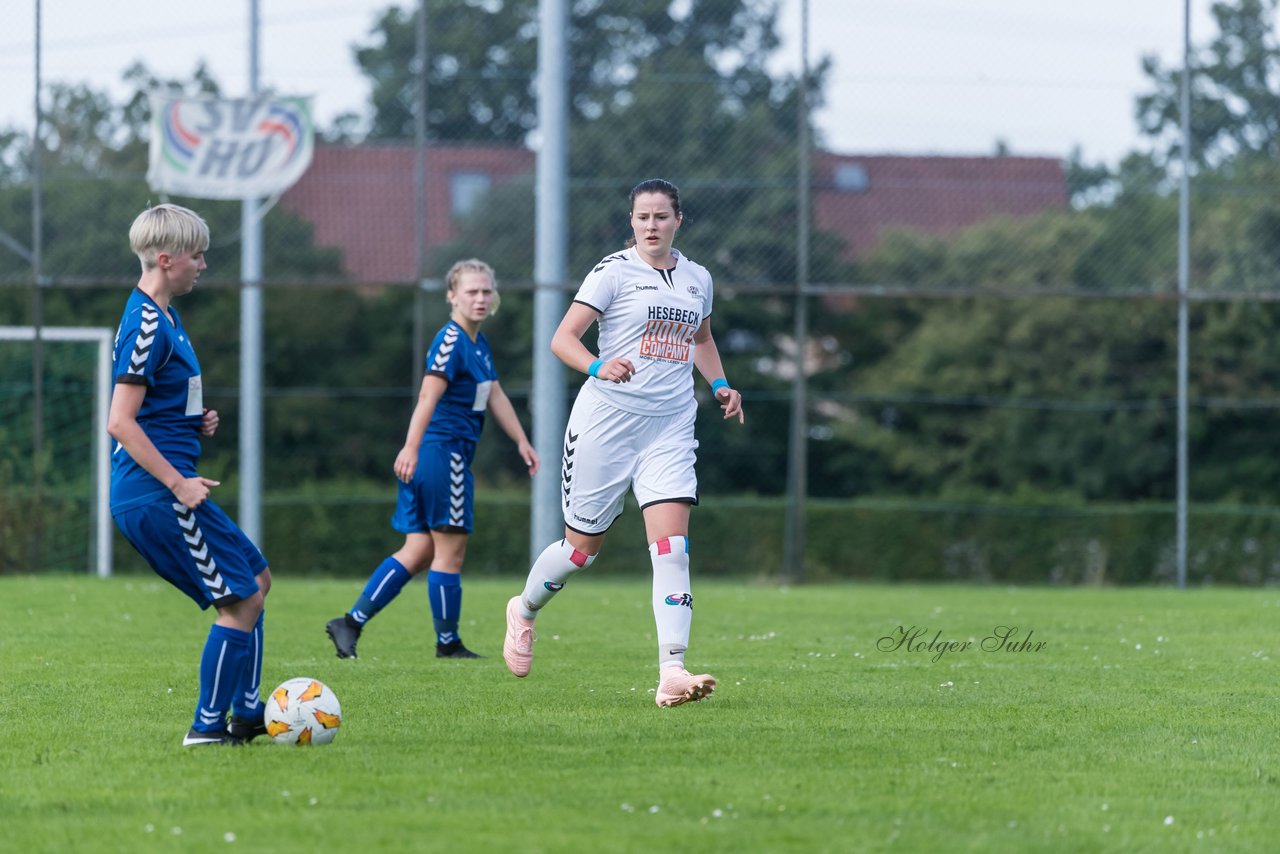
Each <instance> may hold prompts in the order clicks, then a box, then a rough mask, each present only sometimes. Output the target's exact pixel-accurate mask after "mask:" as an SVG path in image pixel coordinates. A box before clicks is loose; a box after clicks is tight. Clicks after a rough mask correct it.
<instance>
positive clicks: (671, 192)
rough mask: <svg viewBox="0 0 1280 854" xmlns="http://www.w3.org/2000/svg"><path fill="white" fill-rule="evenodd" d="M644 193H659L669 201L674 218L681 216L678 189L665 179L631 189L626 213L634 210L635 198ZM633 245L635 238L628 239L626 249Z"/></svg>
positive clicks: (640, 184)
mask: <svg viewBox="0 0 1280 854" xmlns="http://www.w3.org/2000/svg"><path fill="white" fill-rule="evenodd" d="M645 193H661V194H662V195H664V196H666V197H667V198H668V199H670V200H671V207H672V208H673V209H674V210H675V212H676V216H677V217H680V216H683V214H682V213H681V211H680V188H678V187H677V186H676V185H675V184H672V183H671V182H670V181H668V180H666V179H665V178H650V179H648V180H647V181H641V182H640V183H639V184H636V185H635V186H634V187H632V188H631V196H630V199H629V206H628V208H627V211H628V213H630V212H632V211H634V210H635V209H636V196H639V195H643V194H645ZM635 245H636V239H635V237H634V236H632V237H628V238H627V248H628V249H630V248H631V247H632V246H635Z"/></svg>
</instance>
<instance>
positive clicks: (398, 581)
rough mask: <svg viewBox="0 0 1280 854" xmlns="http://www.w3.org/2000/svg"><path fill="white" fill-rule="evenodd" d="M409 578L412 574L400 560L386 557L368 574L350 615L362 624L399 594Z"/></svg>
mask: <svg viewBox="0 0 1280 854" xmlns="http://www.w3.org/2000/svg"><path fill="white" fill-rule="evenodd" d="M411 578H413V576H412V575H410V574H409V570H407V569H405V568H404V565H403V564H401V563H400V561H398V560H396V559H395V558H393V557H389V558H387V559H386V560H384V561H383V562H382V563H381V564H379V565H378V568H377V569H375V570H374V571H373V575H370V576H369V582H368V583H367V584H365V586H364V592H363V593H361V594H360V598H359V599H357V600H356V604H354V605H352V606H351V612H350V615H351V617H352V618H353V619H354V620H355V621H356V623H358V624H359V625H361V626H363V625H364V624H365V623H367V622H369V620H371V619H373V617H374V615H376V614H377V613H378V612H379V611H381V610H382V609H383V608H385V607H387V605H389V604H391V600H392V599H394V598H396V597H397V596H399V595H400V591H401V589H403V588H404V586H405V585H406V584H408V583H409V579H411Z"/></svg>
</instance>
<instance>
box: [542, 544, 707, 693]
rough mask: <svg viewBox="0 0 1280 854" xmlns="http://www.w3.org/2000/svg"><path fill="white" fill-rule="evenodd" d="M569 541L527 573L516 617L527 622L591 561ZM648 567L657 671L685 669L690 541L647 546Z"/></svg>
mask: <svg viewBox="0 0 1280 854" xmlns="http://www.w3.org/2000/svg"><path fill="white" fill-rule="evenodd" d="M595 559H596V556H595V555H589V554H586V553H585V552H580V551H578V550H577V549H575V548H574V547H573V546H571V545H569V541H568V540H557V541H556V542H554V543H552V544H551V545H549V546H547V547H546V548H545V549H543V550H542V554H540V555H538V559H537V560H535V561H534V562H533V567H532V568H531V569H530V570H529V579H528V581H526V582H525V585H524V593H523V594H522V595H521V597H520V616H521V617H524V618H525V619H526V620H530V621H532V620H533V619H535V618H536V617H537V615H538V611H540V610H542V609H543V608H544V607H546V605H547V603H548V602H550V601H551V599H552V597H554V596H555V595H556V594H557V593H559V592H560V590H561V589H562V588H563V587H564V585H565V583H566V582H567V581H568V580H569V579H570V578H572V577H573V576H575V575H577V574H578V573H579V572H581V571H582V570H584V569H586V568H587V567H588V566H590V565H591V564H592V562H593V561H595ZM649 559H650V560H651V561H652V563H653V620H654V623H655V624H656V625H657V629H658V667H660V668H662V667H684V653H685V650H686V649H688V647H689V629H690V627H691V626H692V625H693V594H692V593H690V592H689V538H688V537H663V538H662V539H660V540H658V541H657V542H656V543H654V544H653V545H651V546H649Z"/></svg>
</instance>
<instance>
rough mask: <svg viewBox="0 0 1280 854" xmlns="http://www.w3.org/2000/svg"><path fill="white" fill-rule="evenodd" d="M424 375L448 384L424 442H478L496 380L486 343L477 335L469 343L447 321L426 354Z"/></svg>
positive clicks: (467, 337)
mask: <svg viewBox="0 0 1280 854" xmlns="http://www.w3.org/2000/svg"><path fill="white" fill-rule="evenodd" d="M427 373H428V374H435V375H436V376H440V377H444V379H445V381H446V382H448V383H449V385H448V387H447V388H445V390H444V394H443V395H442V396H441V398H440V402H439V403H437V404H436V408H435V412H433V413H432V415H431V423H430V424H428V425H427V431H426V433H425V434H424V436H423V437H422V438H423V442H424V443H426V442H432V441H435V442H439V441H445V440H450V439H463V440H465V441H468V442H477V441H479V440H480V431H481V430H483V429H484V411H485V408H486V407H487V406H488V405H489V390H490V389H491V388H492V387H493V383H494V382H495V381H496V380H497V379H498V372H497V371H496V370H494V368H493V357H492V356H491V355H490V353H489V342H488V340H487V339H486V338H485V337H484V335H477V336H476V340H475V341H472V340H471V337H470V336H468V335H467V333H466V332H465V331H464V330H463V328H462V327H461V326H459V325H458V324H457V323H454V322H453V321H452V320H451V321H449V322H448V323H446V324H445V325H444V328H442V329H441V330H440V331H439V332H437V333H436V337H435V339H434V340H433V341H432V342H431V349H429V350H428V351H427Z"/></svg>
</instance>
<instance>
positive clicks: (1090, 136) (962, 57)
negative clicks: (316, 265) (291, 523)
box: [0, 0, 1214, 164]
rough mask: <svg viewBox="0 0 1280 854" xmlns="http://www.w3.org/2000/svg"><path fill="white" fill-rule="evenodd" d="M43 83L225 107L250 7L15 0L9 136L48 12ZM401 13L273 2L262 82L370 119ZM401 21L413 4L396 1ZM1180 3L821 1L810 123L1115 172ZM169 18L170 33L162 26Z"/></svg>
mask: <svg viewBox="0 0 1280 854" xmlns="http://www.w3.org/2000/svg"><path fill="white" fill-rule="evenodd" d="M37 2H39V3H40V4H41V8H42V12H41V31H42V33H43V35H42V39H41V44H42V49H41V67H42V76H43V80H44V81H45V83H46V84H48V83H49V82H51V81H59V82H74V83H81V82H86V83H89V84H91V85H92V86H94V87H95V88H99V89H105V90H107V91H109V92H112V93H113V94H115V95H121V94H123V93H124V92H125V91H127V90H126V88H125V87H124V86H123V85H122V84H121V82H120V80H121V76H122V73H123V71H124V70H125V68H127V67H128V66H129V65H130V64H132V63H133V62H135V61H137V60H142V61H144V62H145V63H146V64H147V65H148V67H150V68H151V69H152V70H153V71H155V72H156V73H158V74H160V75H161V76H164V77H177V78H186V77H189V76H190V75H191V72H192V70H193V69H194V68H195V67H196V63H197V62H198V61H199V60H201V59H203V60H205V62H206V63H207V64H208V65H209V67H210V68H211V69H212V71H213V73H214V75H215V77H216V78H217V79H218V80H219V81H220V83H221V84H222V86H223V91H224V92H225V93H226V94H228V95H237V94H241V93H243V92H245V91H246V90H247V87H248V79H249V72H248V69H249V48H248V44H247V41H248V39H247V33H248V19H249V8H250V3H249V0H224V2H222V3H219V4H212V3H208V2H207V0H166V2H164V3H159V2H156V0H106V1H105V2H103V0H2V2H0V8H3V22H4V26H3V29H2V30H0V128H4V127H9V126H18V127H26V128H29V127H31V125H32V124H33V118H32V116H33V112H34V107H33V101H34V96H33V92H34V57H35V47H34V45H35V37H34V33H35V8H36V5H37ZM802 2H803V0H781V12H780V27H779V30H780V34H781V36H782V38H783V45H782V49H781V51H780V54H779V57H778V59H777V61H776V63H775V68H776V69H777V70H779V71H783V70H795V69H798V68H799V67H800V64H801V60H800V57H801V55H802V54H801V38H800V33H801V30H802V27H801V19H802V15H801V9H802ZM1210 3H1211V0H1192V2H1191V10H1192V11H1191V28H1192V41H1193V43H1198V44H1203V43H1205V42H1207V41H1208V40H1209V39H1210V38H1211V37H1212V35H1213V34H1214V32H1213V26H1212V19H1211V18H1210V16H1209V6H1210ZM390 5H396V4H394V3H392V2H391V0H260V2H259V9H260V12H259V14H260V19H261V35H260V69H261V74H260V77H261V82H262V85H263V86H264V87H270V88H272V89H274V90H275V91H277V92H280V93H283V94H309V95H313V96H314V98H315V100H314V105H315V110H316V117H317V120H318V121H319V123H320V124H321V125H322V126H324V125H327V124H328V123H329V122H330V120H331V119H332V118H333V117H334V116H336V115H339V114H342V113H346V112H362V111H363V110H364V108H365V102H366V100H367V97H368V86H367V84H366V82H365V80H364V78H363V77H362V76H361V75H360V74H359V72H358V70H357V68H356V64H355V62H354V59H353V58H352V49H351V46H352V44H354V43H356V42H364V41H367V40H368V37H369V32H370V30H371V29H372V26H373V23H374V20H375V18H376V15H377V13H378V12H379V11H381V10H383V9H385V8H387V7H388V6H390ZM400 5H405V4H404V3H401V4H400ZM1183 5H1184V0H1071V2H1069V3H1065V2H1055V3H1048V2H1036V1H1035V0H1032V2H1028V0H809V3H808V9H809V11H808V19H809V28H808V31H809V34H810V35H809V57H810V61H811V63H816V62H817V61H818V60H819V59H820V58H821V57H822V56H829V57H831V59H832V61H833V63H834V66H833V68H832V71H831V73H830V76H829V79H828V85H827V88H826V103H825V105H824V106H823V108H822V109H821V110H820V111H818V112H817V113H816V114H815V122H816V126H817V129H818V133H819V135H820V142H821V144H822V146H823V147H824V148H826V149H827V150H831V151H836V152H840V153H845V154H952V155H983V154H990V153H992V152H993V151H995V149H996V147H997V145H998V144H1001V143H1002V144H1003V145H1004V146H1005V147H1006V148H1007V149H1008V150H1009V151H1010V152H1011V153H1013V154H1019V155H1036V156H1057V157H1066V156H1068V155H1069V154H1070V153H1071V152H1072V150H1073V149H1076V148H1079V150H1080V151H1081V153H1082V155H1083V156H1084V158H1085V160H1086V161H1088V162H1091V163H1095V162H1106V163H1112V164H1114V163H1115V162H1117V161H1118V160H1119V159H1120V158H1121V157H1122V156H1123V155H1124V154H1126V153H1127V152H1129V151H1132V150H1135V149H1142V148H1145V147H1146V142H1145V140H1143V139H1142V138H1141V136H1140V134H1139V133H1138V131H1137V125H1136V122H1135V119H1134V102H1135V99H1136V97H1137V96H1138V95H1139V94H1141V93H1143V92H1145V91H1146V90H1147V89H1148V88H1149V87H1148V85H1147V82H1146V78H1145V76H1144V75H1143V73H1142V71H1141V57H1142V56H1143V55H1145V54H1154V55H1156V56H1158V57H1159V58H1160V59H1161V61H1162V62H1163V63H1164V64H1165V65H1166V66H1172V65H1177V64H1179V63H1180V62H1181V58H1182V43H1183V22H1182V16H1183ZM157 8H162V9H163V10H164V17H163V18H157V17H156V14H155V10H156V9H157Z"/></svg>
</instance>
